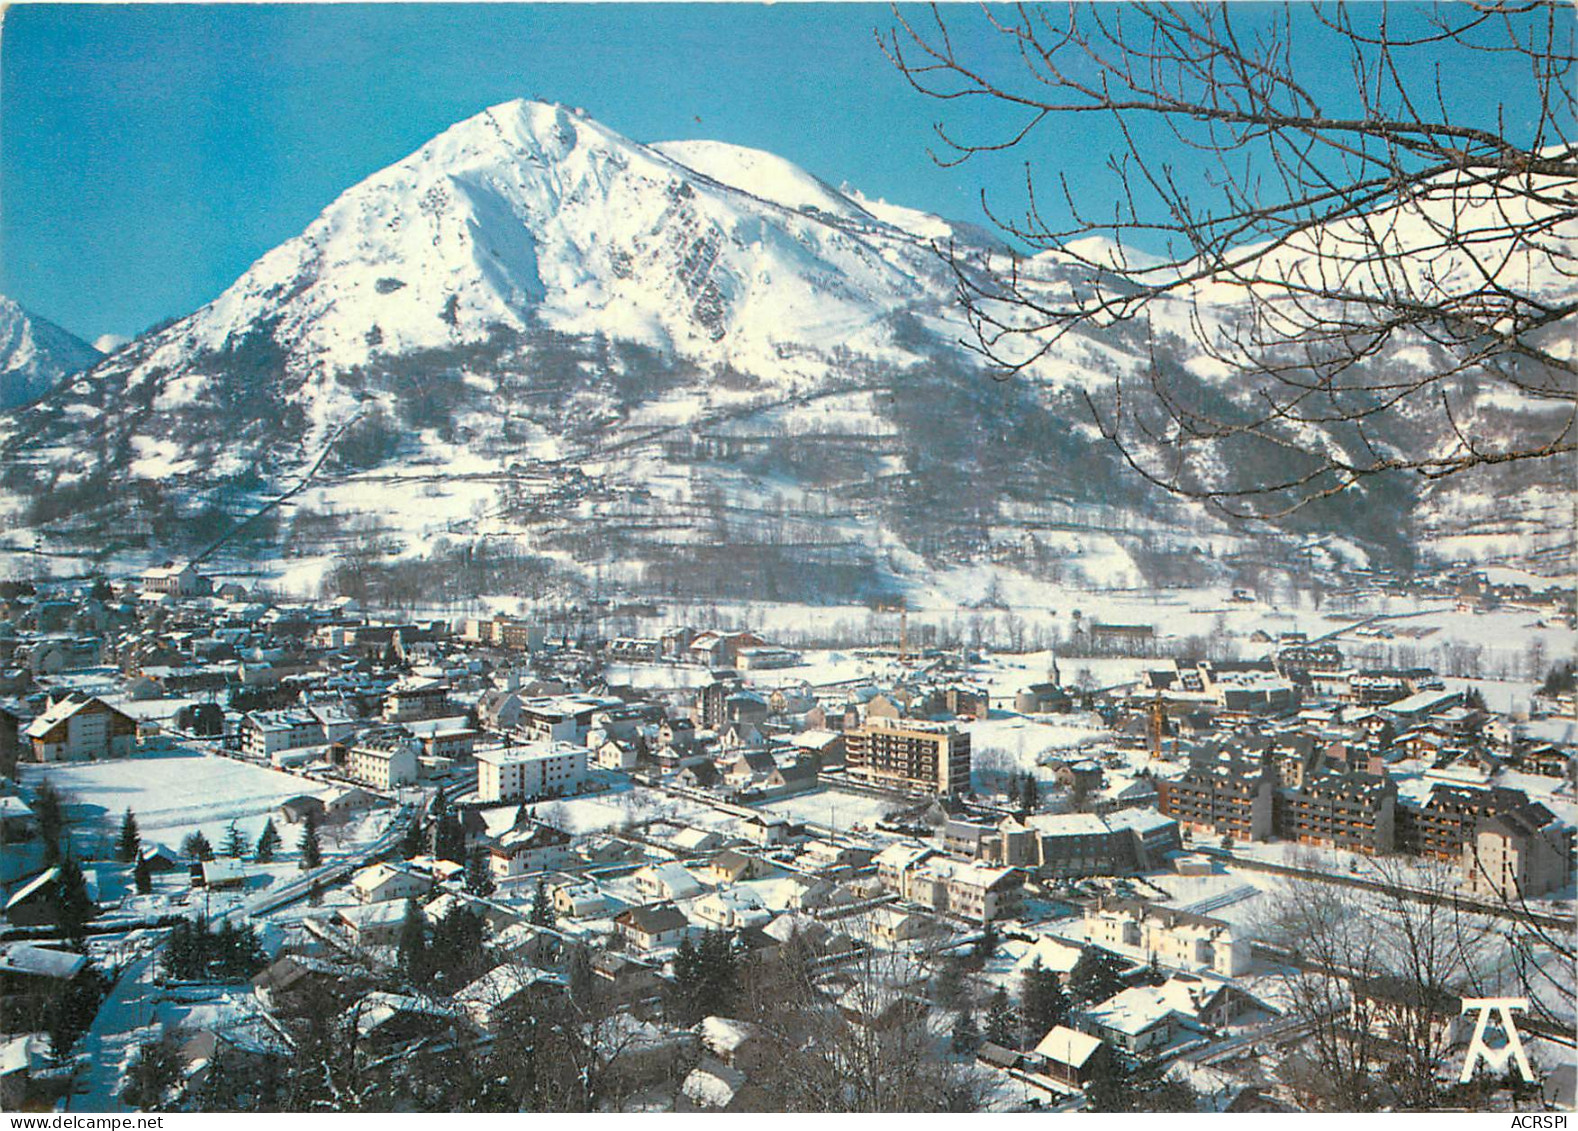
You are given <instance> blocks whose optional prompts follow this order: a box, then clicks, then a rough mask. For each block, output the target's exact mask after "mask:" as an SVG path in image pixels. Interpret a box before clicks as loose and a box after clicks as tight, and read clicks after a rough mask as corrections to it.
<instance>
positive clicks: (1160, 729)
mask: <svg viewBox="0 0 1578 1131" xmlns="http://www.w3.org/2000/svg"><path fill="white" fill-rule="evenodd" d="M1145 716H1146V723H1147V726H1146V731H1147V733H1148V734H1149V736H1150V740H1151V761H1153V762H1154V761H1156V760H1157V759H1159V758H1160V757H1161V756H1162V738H1163V737H1165V736H1166V734H1167V701H1166V700H1165V699H1163V698H1162V691H1161V688H1159V687H1158V688H1157V689H1156V698H1154V699H1152V700H1151V701H1150V703H1148V704H1147V705H1146V707H1145Z"/></svg>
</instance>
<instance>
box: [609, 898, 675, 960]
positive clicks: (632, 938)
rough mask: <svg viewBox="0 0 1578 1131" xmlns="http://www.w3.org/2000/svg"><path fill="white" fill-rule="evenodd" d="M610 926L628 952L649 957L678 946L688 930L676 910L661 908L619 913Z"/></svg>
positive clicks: (644, 908) (636, 909) (643, 908)
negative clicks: (648, 955)
mask: <svg viewBox="0 0 1578 1131" xmlns="http://www.w3.org/2000/svg"><path fill="white" fill-rule="evenodd" d="M614 926H615V927H617V928H618V930H619V933H620V935H622V936H623V937H624V939H625V941H626V942H627V943H629V945H630V946H631V947H632V948H634V949H635V950H638V951H641V952H643V953H647V954H650V953H652V952H653V951H656V950H664V949H667V948H668V947H672V946H678V945H679V943H680V942H681V940H683V939H684V937H685V935H686V933H687V932H688V931H689V930H690V920H689V919H687V918H685V916H684V914H683V913H682V912H681V911H680V910H679V909H678V908H677V907H674V906H672V905H668V904H665V905H663V906H659V907H632V908H630V909H629V910H627V911H622V912H620V913H619V914H618V915H617V916H616V917H615V918H614Z"/></svg>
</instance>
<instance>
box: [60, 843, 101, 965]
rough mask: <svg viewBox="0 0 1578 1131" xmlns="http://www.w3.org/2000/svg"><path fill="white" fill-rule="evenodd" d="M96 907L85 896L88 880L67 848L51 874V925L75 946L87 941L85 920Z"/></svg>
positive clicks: (91, 916) (81, 945)
mask: <svg viewBox="0 0 1578 1131" xmlns="http://www.w3.org/2000/svg"><path fill="white" fill-rule="evenodd" d="M96 910H97V909H96V908H95V907H94V906H93V901H92V900H91V899H89V898H88V881H87V879H86V877H84V876H83V874H82V866H81V865H80V864H78V863H77V858H76V857H75V856H73V855H72V854H71V853H70V852H67V853H66V854H65V855H64V856H63V857H61V860H60V873H59V875H57V876H56V877H55V926H56V927H58V928H59V929H60V933H61V934H63V935H65V936H66V938H67V939H68V940H69V941H70V942H71V944H72V945H73V946H75V947H76V948H77V949H78V950H81V949H82V947H83V944H84V943H85V942H86V941H87V926H88V920H89V919H91V918H93V915H94V912H95V911H96Z"/></svg>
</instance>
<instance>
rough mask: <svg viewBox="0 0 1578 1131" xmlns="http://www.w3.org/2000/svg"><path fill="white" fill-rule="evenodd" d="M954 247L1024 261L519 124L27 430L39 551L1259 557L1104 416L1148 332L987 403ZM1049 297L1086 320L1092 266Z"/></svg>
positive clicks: (988, 391) (24, 467) (749, 167)
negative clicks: (1116, 442) (964, 339)
mask: <svg viewBox="0 0 1578 1131" xmlns="http://www.w3.org/2000/svg"><path fill="white" fill-rule="evenodd" d="M937 243H951V244H952V245H953V247H954V250H955V253H956V254H959V255H962V256H963V257H964V258H965V259H966V261H968V260H970V259H972V258H974V257H975V256H977V255H979V256H981V257H982V258H985V257H986V256H987V255H989V254H996V255H999V256H1000V255H1001V253H1002V249H1001V248H1000V247H997V246H994V245H993V244H992V242H991V240H990V238H989V237H987V236H986V235H985V234H984V233H980V232H979V231H978V230H977V229H974V228H972V227H971V226H970V225H967V224H959V223H955V222H952V221H947V220H943V219H941V218H939V217H935V216H930V215H928V214H926V213H921V212H917V211H914V210H911V209H907V208H903V207H901V206H897V205H890V204H887V203H885V202H880V201H872V200H870V199H868V198H866V197H864V196H861V195H860V194H859V193H858V192H856V191H855V190H852V189H848V190H836V189H833V188H831V187H830V186H828V185H827V184H826V183H824V182H822V181H821V180H819V179H817V178H815V177H812V176H811V175H810V174H808V173H806V172H804V171H803V170H800V169H798V168H796V167H795V166H794V165H792V164H791V163H789V162H786V161H784V160H782V159H781V158H778V157H775V156H773V155H771V154H766V153H761V152H759V151H755V150H749V149H744V148H742V147H738V146H732V145H726V144H722V143H713V142H670V143H660V144H657V145H642V144H638V143H636V142H633V141H630V140H628V139H626V138H623V137H620V136H619V135H618V134H616V133H614V132H613V131H611V130H609V129H607V128H606V127H604V126H602V125H600V124H599V123H597V122H595V121H592V120H591V119H589V118H587V117H586V116H585V115H584V114H582V113H580V112H578V111H573V110H569V109H566V108H564V107H559V106H552V105H547V104H543V103H536V102H523V101H517V102H511V103H505V104H503V105H500V106H495V107H492V108H490V109H488V110H486V111H483V112H482V113H480V114H478V115H476V116H474V117H472V118H469V119H467V120H465V121H463V122H460V123H458V124H457V125H455V126H453V127H451V128H450V129H448V130H446V131H444V132H443V133H442V134H440V135H438V136H437V137H435V138H434V139H433V140H431V141H430V142H428V143H427V144H426V145H424V146H422V147H421V148H420V149H418V150H417V151H416V152H414V153H412V154H411V155H410V156H408V157H406V158H404V159H403V160H401V161H398V162H396V163H395V164H393V165H391V166H389V167H388V168H386V169H384V170H382V171H380V172H378V173H375V174H374V175H372V176H371V177H368V178H367V179H366V180H364V181H363V182H361V183H360V184H358V185H355V186H353V187H352V188H350V189H348V190H346V191H345V192H344V193H343V194H341V195H340V197H339V198H338V199H336V200H335V201H334V202H332V203H331V204H330V205H329V206H328V207H327V208H325V209H324V211H323V212H322V213H321V214H320V215H319V216H318V217H317V219H315V220H314V221H313V222H312V223H311V224H310V225H308V227H307V228H306V229H305V230H304V231H303V232H302V233H301V234H300V235H299V236H297V237H295V238H293V239H290V240H287V241H286V242H284V243H283V244H281V245H279V246H278V247H277V248H275V249H273V250H272V251H269V252H268V253H266V254H265V255H263V256H262V257H261V258H260V259H258V261H257V262H256V263H254V264H253V265H252V266H251V267H250V268H249V269H248V270H247V271H246V272H245V273H244V274H243V275H242V276H241V277H240V278H239V279H238V280H237V281H236V282H235V283H234V284H233V285H231V286H230V287H229V288H227V289H226V290H225V292H224V293H223V294H222V295H220V296H219V297H218V298H217V299H215V300H214V301H213V302H212V303H210V304H208V305H207V306H205V307H203V308H202V309H200V310H198V311H196V312H195V313H193V314H192V315H190V316H188V317H186V318H183V319H180V320H178V321H176V322H174V323H172V324H170V325H168V326H165V327H163V328H161V329H158V330H156V331H153V332H150V333H148V334H146V335H144V336H143V337H142V338H139V339H138V340H136V341H134V342H132V343H130V344H128V345H127V346H125V347H124V348H122V349H120V350H118V351H117V352H116V353H115V354H114V355H112V356H110V357H108V358H106V359H104V360H103V361H101V362H100V363H99V364H97V365H96V366H94V367H93V368H92V369H91V370H90V371H89V372H87V373H85V374H82V375H80V376H78V377H76V378H74V379H72V380H70V381H67V382H66V383H64V384H63V385H62V386H61V387H60V388H58V389H57V390H55V391H54V392H53V393H51V395H49V396H47V397H45V398H44V399H43V400H42V401H40V402H39V403H38V404H36V405H33V406H30V407H28V408H27V409H25V410H22V411H18V412H14V413H10V414H6V415H4V416H0V454H4V455H5V456H6V457H7V459H6V463H5V473H4V479H3V481H0V483H3V488H4V490H5V492H6V496H7V497H6V500H5V501H6V502H7V503H8V504H9V506H10V508H11V509H12V510H13V512H15V515H16V517H17V518H18V519H19V522H18V525H19V526H26V527H30V528H32V529H36V530H44V531H46V533H47V534H48V535H50V536H51V537H54V538H57V539H58V540H60V541H61V542H62V543H67V542H69V543H71V544H73V545H86V546H89V547H91V549H92V550H93V551H94V552H95V553H99V554H106V553H114V552H119V551H122V550H125V551H132V550H135V549H136V548H138V547H143V548H146V549H147V550H148V551H149V552H154V551H156V550H157V549H161V548H169V547H171V546H172V545H174V544H175V543H179V544H180V545H181V546H183V547H185V548H186V549H188V550H189V551H199V550H203V549H205V548H207V547H208V546H209V545H212V544H217V543H219V542H221V541H222V540H223V539H224V538H227V537H229V538H232V539H235V538H236V537H237V531H238V526H239V527H240V530H241V532H242V533H244V535H245V539H244V542H243V545H244V553H242V551H240V550H237V549H236V548H235V547H236V543H235V542H234V541H232V543H231V545H230V548H229V549H226V550H225V551H224V552H226V553H230V552H236V553H239V554H241V556H240V557H238V558H237V562H238V564H239V563H241V562H244V561H249V560H250V561H257V560H271V559H274V558H275V557H276V556H277V555H279V554H280V553H281V552H282V551H283V550H284V549H285V548H288V551H289V553H290V554H292V555H301V556H305V557H310V558H312V559H313V560H314V561H316V562H317V563H318V568H320V569H323V568H332V565H333V562H334V561H335V560H336V559H337V558H338V557H340V556H343V555H345V554H347V553H349V552H351V551H354V550H356V548H357V547H360V546H363V545H370V546H375V547H379V548H380V553H381V554H382V555H383V556H384V557H387V556H389V555H390V554H395V555H401V554H404V555H415V556H421V555H429V556H432V555H443V554H448V553H451V552H453V551H454V548H455V545H456V544H457V543H460V542H466V543H467V544H468V545H469V544H470V543H471V542H475V544H477V545H486V546H498V545H507V546H509V547H511V549H510V551H509V553H510V554H512V555H516V557H510V558H509V560H510V561H512V562H516V564H517V566H518V565H519V561H520V560H524V559H522V558H520V557H519V556H520V555H524V556H525V558H529V559H530V560H531V561H533V562H552V563H555V565H554V568H555V569H561V570H564V571H568V572H571V573H574V572H577V571H579V572H581V573H586V572H590V571H598V572H603V573H605V574H606V575H608V576H614V575H616V574H617V575H618V576H622V577H625V578H627V579H629V580H631V581H632V582H633V583H636V582H639V583H643V584H653V585H660V586H664V587H674V586H679V587H684V586H693V585H703V586H707V585H733V586H735V587H737V588H738V587H743V588H744V590H745V591H747V592H757V593H766V592H768V591H773V590H776V591H779V592H783V593H789V592H815V593H821V594H824V595H825V594H836V595H839V596H840V597H843V598H847V597H849V596H851V595H854V596H859V595H861V594H864V593H870V592H873V591H878V590H886V591H891V590H892V589H893V588H895V587H897V588H902V586H903V584H904V578H906V577H911V576H914V575H916V574H917V573H918V572H924V571H925V570H926V569H927V568H930V567H929V566H928V563H936V562H939V561H944V560H950V561H973V560H976V559H978V558H980V557H982V556H990V557H991V558H992V559H993V560H1012V561H1022V562H1023V563H1024V568H1025V569H1027V570H1030V571H1032V572H1033V571H1042V572H1043V573H1046V574H1047V575H1049V576H1050V575H1052V574H1059V575H1063V576H1069V575H1072V574H1075V573H1077V572H1078V571H1079V570H1080V569H1081V568H1082V567H1081V565H1080V564H1079V561H1078V560H1077V559H1078V558H1079V557H1080V556H1081V555H1091V554H1096V553H1097V552H1096V550H1095V549H1094V547H1096V546H1097V545H1098V543H1099V545H1100V547H1101V549H1100V552H1099V554H1097V558H1099V560H1101V561H1112V562H1119V563H1122V562H1127V563H1128V564H1127V565H1121V566H1115V567H1113V569H1115V570H1117V571H1118V575H1120V576H1122V577H1124V578H1126V579H1129V580H1137V579H1141V578H1146V579H1149V580H1153V581H1155V580H1157V579H1158V578H1165V577H1168V576H1174V575H1178V574H1179V571H1181V573H1182V575H1187V576H1190V577H1193V576H1196V575H1197V574H1198V573H1199V572H1200V571H1201V570H1202V569H1205V568H1207V567H1204V566H1201V565H1199V564H1198V553H1199V551H1201V549H1202V548H1203V547H1210V548H1211V549H1212V550H1213V551H1215V550H1220V549H1223V548H1225V547H1226V546H1227V545H1228V544H1229V543H1231V544H1234V545H1237V544H1238V542H1236V541H1235V540H1237V539H1241V538H1242V536H1243V533H1244V532H1242V531H1238V532H1231V533H1230V532H1228V531H1226V530H1224V529H1223V528H1222V527H1221V526H1220V525H1218V524H1215V523H1213V522H1212V521H1210V520H1207V519H1205V518H1204V517H1203V516H1202V515H1201V514H1200V513H1199V512H1198V511H1196V510H1193V509H1191V508H1188V507H1184V506H1181V505H1176V504H1172V503H1169V502H1167V501H1165V500H1161V499H1159V498H1157V497H1156V496H1155V495H1154V493H1150V492H1148V491H1147V490H1146V489H1144V488H1143V487H1142V486H1141V485H1140V484H1138V483H1137V482H1135V481H1134V480H1133V479H1132V477H1128V476H1126V475H1125V474H1124V472H1123V469H1122V467H1121V465H1120V464H1119V461H1118V460H1117V459H1116V457H1115V456H1114V453H1113V452H1112V451H1111V450H1110V449H1109V448H1108V446H1107V445H1106V444H1105V443H1103V442H1102V440H1101V438H1100V436H1099V434H1097V433H1096V432H1095V430H1094V429H1093V428H1092V427H1091V426H1090V425H1089V423H1088V422H1087V421H1086V419H1085V412H1084V409H1083V407H1082V402H1081V401H1080V399H1079V397H1078V393H1079V391H1080V390H1081V389H1085V388H1094V389H1096V390H1098V393H1097V395H1098V396H1099V395H1100V392H1099V390H1101V389H1103V388H1105V387H1107V386H1108V385H1109V383H1110V377H1111V375H1112V374H1113V373H1116V372H1131V371H1134V370H1136V369H1137V367H1139V366H1142V365H1145V364H1148V361H1149V345H1148V343H1147V342H1146V341H1145V340H1144V338H1143V336H1142V335H1139V334H1134V333H1129V332H1126V331H1124V330H1115V331H1110V332H1103V333H1099V334H1073V335H1069V336H1068V337H1067V338H1065V339H1064V340H1062V341H1061V342H1059V343H1058V345H1057V347H1056V349H1055V350H1053V351H1051V352H1050V353H1049V354H1048V356H1047V357H1046V358H1044V359H1043V361H1042V363H1041V364H1040V365H1039V366H1038V367H1037V369H1036V371H1035V372H1034V373H1033V374H1032V375H1031V376H1032V378H1033V380H1028V381H1023V382H1013V383H1009V384H1007V385H1002V384H998V383H996V382H992V381H987V380H984V379H983V378H982V376H981V374H980V372H979V369H978V368H977V366H976V362H975V359H974V358H973V357H972V356H971V355H970V354H968V352H966V351H964V350H962V349H961V348H959V346H958V345H957V339H958V338H959V337H961V336H962V335H963V332H964V329H965V328H964V326H963V325H962V323H961V320H960V318H959V315H958V313H957V310H956V307H955V304H954V283H955V280H954V277H953V275H952V272H951V270H950V269H949V268H948V266H947V265H946V264H945V263H944V262H943V261H942V260H941V258H940V257H939V256H938V254H937V250H936V247H935V246H934V245H935V244H937ZM1034 274H1035V277H1036V280H1037V285H1038V286H1042V287H1045V288H1048V289H1049V290H1050V291H1064V292H1066V290H1067V289H1068V288H1070V287H1072V286H1077V285H1079V282H1078V280H1079V278H1080V275H1081V274H1082V272H1081V270H1080V269H1078V268H1077V267H1076V266H1071V265H1069V264H1067V263H1064V262H1060V261H1055V260H1052V259H1048V258H1046V257H1038V258H1037V261H1036V262H1035V264H1034ZM1179 348H1183V347H1181V346H1180V347H1179ZM1168 360H1169V364H1173V365H1176V366H1178V367H1179V369H1180V372H1184V373H1192V372H1193V371H1192V370H1190V369H1189V368H1188V367H1189V366H1190V365H1191V364H1192V363H1193V362H1194V361H1195V360H1196V359H1194V358H1192V357H1188V356H1182V355H1180V356H1178V357H1174V358H1170V359H1168ZM1191 379H1194V380H1200V381H1208V380H1209V379H1210V374H1209V373H1199V374H1195V375H1194V376H1193V377H1191ZM282 495H288V498H286V499H284V501H282V502H278V503H276V502H275V500H278V499H280V497H281V496H282ZM418 499H420V503H419V504H418V503H417V500H418ZM1405 506H1406V498H1405V497H1404V496H1402V495H1399V496H1398V498H1397V499H1394V500H1391V501H1389V502H1387V503H1386V505H1385V506H1384V507H1383V506H1381V505H1367V506H1366V507H1365V508H1364V510H1365V514H1364V515H1363V516H1362V519H1363V524H1362V525H1363V529H1362V531H1361V532H1360V533H1358V534H1356V535H1355V537H1357V538H1359V539H1361V540H1363V539H1366V538H1381V539H1387V538H1395V537H1397V534H1398V531H1399V530H1400V529H1402V528H1403V527H1405V526H1406V525H1407V519H1406V512H1405V509H1404V508H1405ZM249 516H256V518H255V519H251V520H249V521H246V522H245V523H244V524H242V523H241V522H240V520H243V519H248V517H249ZM1118 527H1121V528H1123V530H1124V531H1125V533H1124V534H1123V536H1122V538H1123V540H1124V541H1125V543H1126V546H1114V545H1113V544H1112V541H1113V539H1112V535H1111V534H1110V533H1106V532H1105V531H1109V530H1111V529H1115V528H1118ZM1259 533H1260V534H1262V535H1268V536H1269V533H1270V532H1268V531H1260V532H1259ZM1224 539H1226V541H1225V542H1224V541H1223V540H1224ZM466 553H467V555H468V559H469V555H470V550H469V549H468V550H467V551H466ZM720 554H722V555H726V558H727V561H726V564H724V565H719V560H718V555H720ZM1189 554H1194V555H1195V557H1184V558H1178V560H1176V561H1175V560H1173V559H1174V557H1176V556H1177V555H1189ZM490 560H492V559H490ZM1092 560H1095V559H1092ZM1087 564H1089V562H1087ZM361 568H363V569H364V570H365V569H366V568H368V567H367V566H366V565H365V564H364V565H363V566H362V567H361ZM511 568H515V567H511ZM534 568H536V567H534ZM1092 568H1093V569H1094V568H1095V567H1092ZM1101 568H1102V569H1103V570H1105V569H1106V568H1107V567H1105V566H1103V567H1101ZM1109 572H1110V571H1109ZM479 584H480V582H479Z"/></svg>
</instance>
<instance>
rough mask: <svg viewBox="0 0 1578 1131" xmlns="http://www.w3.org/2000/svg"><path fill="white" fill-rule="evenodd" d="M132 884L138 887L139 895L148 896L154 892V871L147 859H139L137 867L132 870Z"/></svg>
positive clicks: (143, 857)
mask: <svg viewBox="0 0 1578 1131" xmlns="http://www.w3.org/2000/svg"><path fill="white" fill-rule="evenodd" d="M132 882H134V883H135V884H136V885H137V894H138V895H148V894H149V893H150V892H152V891H153V869H151V868H149V867H148V858H147V857H145V856H138V857H137V864H136V867H134V868H133V869H132Z"/></svg>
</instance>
